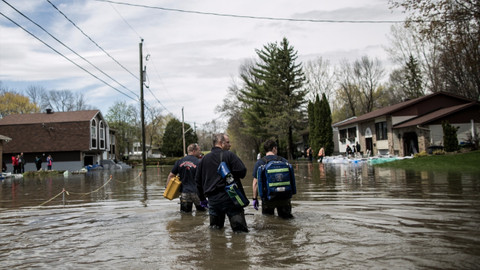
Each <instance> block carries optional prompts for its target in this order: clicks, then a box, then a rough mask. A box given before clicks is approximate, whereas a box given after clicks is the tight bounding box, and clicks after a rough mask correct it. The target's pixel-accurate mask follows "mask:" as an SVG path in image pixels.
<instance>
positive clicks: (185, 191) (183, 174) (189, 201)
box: [167, 143, 206, 213]
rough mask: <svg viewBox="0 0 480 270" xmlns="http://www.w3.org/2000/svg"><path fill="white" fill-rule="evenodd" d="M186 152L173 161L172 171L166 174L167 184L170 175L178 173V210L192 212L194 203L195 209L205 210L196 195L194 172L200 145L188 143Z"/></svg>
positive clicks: (199, 153)
mask: <svg viewBox="0 0 480 270" xmlns="http://www.w3.org/2000/svg"><path fill="white" fill-rule="evenodd" d="M187 153H188V155H187V156H185V157H184V158H182V159H179V160H177V162H175V165H174V166H173V168H172V171H171V172H170V174H169V175H168V178H167V186H168V183H169V182H170V179H171V178H172V177H174V176H175V175H179V177H180V181H181V182H182V185H181V188H180V192H181V195H180V211H182V212H186V213H188V212H192V208H193V205H194V204H195V208H196V209H197V211H205V210H206V209H205V207H202V206H201V205H200V199H199V198H198V195H197V184H196V183H195V173H196V172H197V166H198V163H199V162H200V160H199V159H198V157H199V156H200V155H201V150H200V146H199V145H198V144H196V143H194V144H190V145H189V146H188V147H187Z"/></svg>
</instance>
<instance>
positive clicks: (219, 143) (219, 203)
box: [195, 133, 248, 232]
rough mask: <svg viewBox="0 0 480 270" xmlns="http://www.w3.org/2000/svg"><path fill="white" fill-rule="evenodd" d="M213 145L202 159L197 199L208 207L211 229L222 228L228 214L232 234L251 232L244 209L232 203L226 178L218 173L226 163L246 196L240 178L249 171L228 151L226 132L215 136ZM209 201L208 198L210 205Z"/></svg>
mask: <svg viewBox="0 0 480 270" xmlns="http://www.w3.org/2000/svg"><path fill="white" fill-rule="evenodd" d="M213 145H214V146H213V148H212V151H211V152H210V153H208V154H207V155H205V156H204V157H203V158H202V159H201V160H200V163H199V165H198V167H197V173H196V176H195V180H196V182H197V190H198V197H199V198H200V200H201V201H202V205H203V206H207V205H208V212H209V214H210V227H211V228H218V229H221V228H223V226H224V224H225V215H227V216H228V219H229V221H230V226H231V227H232V230H233V231H235V232H248V227H247V222H246V220H245V213H244V210H243V207H240V206H236V205H235V204H234V203H233V201H232V199H231V198H230V197H229V196H228V194H227V192H226V191H225V186H226V184H227V183H226V181H225V179H223V178H222V177H221V176H220V174H218V173H217V168H218V166H219V165H220V163H221V162H222V161H224V162H225V163H226V164H227V166H228V168H229V169H230V172H231V173H232V175H233V178H234V179H235V183H236V184H237V185H238V188H239V189H240V191H241V192H242V193H243V195H244V196H245V191H244V190H243V186H242V183H241V182H240V179H241V178H244V177H245V175H246V174H247V168H246V167H245V165H244V164H243V162H242V160H240V158H239V157H237V155H235V154H234V153H232V152H230V151H228V150H229V149H230V139H229V137H228V135H226V134H223V133H220V134H216V135H214V139H213ZM245 197H246V196H245ZM206 198H208V202H207V200H206Z"/></svg>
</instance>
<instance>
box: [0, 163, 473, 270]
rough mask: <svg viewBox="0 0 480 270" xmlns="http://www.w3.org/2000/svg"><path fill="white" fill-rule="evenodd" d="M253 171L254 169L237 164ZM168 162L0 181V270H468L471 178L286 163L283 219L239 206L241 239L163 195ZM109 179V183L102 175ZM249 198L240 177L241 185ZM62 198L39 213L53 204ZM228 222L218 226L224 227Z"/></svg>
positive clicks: (360, 166)
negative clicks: (245, 229)
mask: <svg viewBox="0 0 480 270" xmlns="http://www.w3.org/2000/svg"><path fill="white" fill-rule="evenodd" d="M246 165H247V168H253V163H251V164H246ZM170 169H171V167H170V166H158V167H155V168H148V170H147V172H145V173H142V172H141V171H140V170H137V169H133V170H129V171H127V172H121V171H97V172H92V173H88V174H86V175H69V176H68V177H63V176H58V177H52V176H48V177H43V178H41V177H34V178H25V179H14V180H11V179H9V180H4V181H2V182H1V184H0V226H1V227H2V230H0V239H2V242H1V243H0V261H2V268H20V269H21V268H72V269H82V268H107V269H109V268H115V269H116V268H121V269H144V268H155V269H157V268H167V269H184V268H187V269H190V268H194V269H230V268H232V269H258V268H267V269H268V268H270V269H276V268H293V269H317V268H328V269H345V268H361V269H365V268H367V269H368V268H380V269H385V268H392V269H405V268H407V269H411V268H439V269H443V268H447V269H448V268H449V269H474V268H476V266H477V265H479V264H480V240H479V239H480V232H479V230H478V224H480V212H479V211H478V209H480V208H479V207H480V189H479V179H480V175H479V174H465V173H462V172H449V173H439V172H415V171H405V170H396V169H384V168H375V167H371V166H369V165H367V164H362V163H360V164H350V165H348V164H338V165H332V164H318V163H310V164H308V163H299V164H295V172H296V180H297V190H298V194H297V195H296V196H295V197H294V198H293V201H292V204H293V215H294V216H295V219H293V220H283V219H280V218H278V217H275V216H273V217H271V216H263V215H261V213H260V212H259V211H255V210H253V208H251V207H249V208H247V209H246V219H247V223H248V225H249V228H250V232H249V233H233V232H232V231H231V229H230V228H229V226H228V224H226V226H225V229H223V230H210V229H209V228H208V213H205V212H198V213H197V212H195V211H194V212H193V213H180V212H179V211H178V209H179V207H178V199H176V200H172V201H169V200H167V199H164V198H163V196H162V194H163V191H164V188H165V182H166V179H167V175H168V172H169V171H170ZM110 176H111V177H110ZM244 186H245V189H246V191H247V195H248V197H251V195H252V194H251V179H250V178H248V179H246V180H245V181H244ZM63 189H65V190H67V191H69V194H68V195H66V196H65V201H63V198H62V197H63V196H59V197H57V198H55V199H54V200H52V201H50V202H48V203H46V204H44V205H43V206H41V207H39V205H41V204H43V203H45V202H46V201H47V200H49V199H51V198H52V197H54V196H56V195H58V194H61V192H62V190H63ZM227 222H228V221H227Z"/></svg>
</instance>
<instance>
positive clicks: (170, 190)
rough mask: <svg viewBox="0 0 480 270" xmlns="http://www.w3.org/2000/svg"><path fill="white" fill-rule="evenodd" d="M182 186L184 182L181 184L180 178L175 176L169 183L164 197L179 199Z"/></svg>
mask: <svg viewBox="0 0 480 270" xmlns="http://www.w3.org/2000/svg"><path fill="white" fill-rule="evenodd" d="M181 185H182V182H180V177H179V176H178V175H177V176H174V177H172V178H171V179H170V182H168V185H167V188H166V189H165V192H163V197H165V198H167V199H169V200H173V199H175V198H178V196H180V186H181Z"/></svg>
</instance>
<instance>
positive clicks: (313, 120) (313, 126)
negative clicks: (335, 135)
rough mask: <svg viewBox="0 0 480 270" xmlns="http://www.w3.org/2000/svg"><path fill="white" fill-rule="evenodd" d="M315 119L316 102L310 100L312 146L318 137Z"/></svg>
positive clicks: (309, 133) (310, 137) (309, 116)
mask: <svg viewBox="0 0 480 270" xmlns="http://www.w3.org/2000/svg"><path fill="white" fill-rule="evenodd" d="M315 124H316V121H315V103H313V102H312V101H309V102H308V145H309V146H310V147H311V146H312V145H314V141H315V139H316V138H317V135H316V134H317V129H316V126H315Z"/></svg>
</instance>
